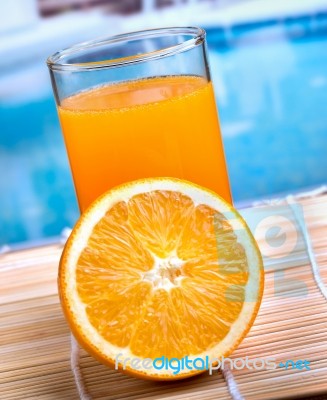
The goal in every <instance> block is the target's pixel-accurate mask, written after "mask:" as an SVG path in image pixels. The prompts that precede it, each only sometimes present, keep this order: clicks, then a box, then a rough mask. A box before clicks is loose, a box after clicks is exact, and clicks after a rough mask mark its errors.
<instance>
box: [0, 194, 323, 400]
mask: <svg viewBox="0 0 327 400" xmlns="http://www.w3.org/2000/svg"><path fill="white" fill-rule="evenodd" d="M256 210H260V209H255V211H256ZM300 210H301V212H303V215H304V218H305V221H306V225H307V227H308V230H309V234H310V237H311V240H312V244H313V249H314V253H315V257H316V260H317V264H318V266H319V270H320V275H321V278H322V281H323V282H324V284H325V285H326V286H327V239H326V238H327V195H324V196H318V197H315V198H311V199H306V200H302V201H301V208H300ZM250 211H251V212H252V211H253V209H251V210H250ZM248 212H249V210H245V211H244V212H243V214H244V216H245V218H250V217H249V216H248V215H247V213H248ZM267 221H268V220H267ZM252 222H253V221H252ZM250 225H251V223H250ZM275 236H276V235H275ZM298 236H299V237H298V240H297V245H296V247H295V248H294V250H293V251H292V252H291V254H288V255H286V256H285V257H278V256H277V257H271V258H269V257H266V258H265V277H266V281H265V292H264V299H263V303H262V306H261V309H260V312H259V315H258V317H257V319H256V322H255V324H254V326H253V327H252V329H251V331H250V332H249V334H248V336H247V337H246V338H245V340H244V341H243V342H242V344H241V345H240V347H239V348H238V349H237V350H236V351H235V352H234V354H233V358H239V357H246V356H248V357H249V359H251V358H252V359H253V358H257V357H262V358H265V357H275V358H276V362H285V361H286V360H288V359H293V360H300V359H301V360H304V359H307V360H309V361H310V362H311V364H310V367H311V370H310V371H306V370H302V371H299V370H285V369H282V368H277V369H275V370H261V371H254V370H252V371H251V370H248V369H243V370H235V369H234V370H233V371H232V372H233V376H234V380H235V382H236V383H237V386H238V390H239V392H240V393H241V395H242V396H243V398H244V399H247V400H248V399H251V400H259V399H260V400H263V399H287V398H298V397H300V396H303V395H307V396H308V398H310V397H311V396H313V395H315V394H318V393H319V394H321V393H325V394H326V397H324V396H323V398H327V301H326V299H325V298H324V296H323V294H322V291H321V290H320V289H319V288H318V286H317V284H316V282H315V280H314V278H313V273H312V267H311V264H310V260H309V258H308V250H307V247H306V244H305V241H304V239H303V237H302V235H301V234H299V235H298ZM266 239H267V238H264V237H261V238H260V237H259V238H258V242H259V245H260V247H261V248H262V249H263V250H265V246H266V242H265V241H266ZM272 245H273V244H272ZM277 247H278V246H277ZM61 251H62V246H61V245H52V246H47V247H39V248H34V249H31V250H25V251H19V252H9V253H6V254H2V255H0V329H1V333H0V399H1V400H9V399H11V400H12V399H14V400H20V399H24V400H28V399H44V400H75V399H76V400H77V399H78V398H79V396H78V393H77V390H76V387H75V382H74V379H73V375H72V372H71V368H70V334H69V330H68V328H67V326H66V323H65V321H64V318H63V316H62V313H61V309H60V305H59V302H58V296H57V287H56V275H57V265H58V260H59V256H60V253H61ZM265 251H266V250H265ZM80 365H81V373H82V376H83V379H84V383H85V385H86V388H87V391H88V394H89V396H90V397H89V398H91V399H94V400H100V399H101V400H105V399H107V400H109V399H110V400H113V399H115V400H116V399H117V400H118V399H119V400H123V399H126V400H127V399H135V400H136V399H144V400H150V399H151V400H154V399H165V400H177V399H178V400H179V399H181V400H186V399H189V400H196V399H201V400H202V399H203V400H209V399H212V400H213V399H231V398H232V397H231V395H230V393H229V390H228V387H227V384H226V381H225V379H224V378H223V376H222V374H221V372H219V373H217V372H216V373H214V374H213V375H212V376H209V375H208V374H207V373H204V374H202V375H201V376H198V377H195V378H191V379H188V380H185V381H181V382H174V383H151V382H146V381H142V380H137V379H134V378H130V377H127V376H125V375H122V374H120V373H118V372H116V371H112V370H110V369H108V368H106V367H104V366H103V365H101V364H99V363H98V362H97V361H95V360H94V359H92V358H91V357H90V356H89V355H87V354H86V353H85V352H84V351H81V358H80Z"/></svg>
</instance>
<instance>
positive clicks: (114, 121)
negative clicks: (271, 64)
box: [47, 27, 232, 211]
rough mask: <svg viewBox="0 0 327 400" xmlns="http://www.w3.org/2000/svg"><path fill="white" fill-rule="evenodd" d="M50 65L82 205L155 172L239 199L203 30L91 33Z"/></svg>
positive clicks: (226, 197) (172, 29)
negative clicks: (233, 186)
mask: <svg viewBox="0 0 327 400" xmlns="http://www.w3.org/2000/svg"><path fill="white" fill-rule="evenodd" d="M47 64H48V66H49V70H50V75H51V81H52V85H53V91H54V95H55V99H56V103H57V108H58V114H59V119H60V123H61V127H62V131H63V135H64V139H65V144H66V149H67V153H68V157H69V161H70V166H71V170H72V174H73V179H74V184H75V189H76V193H77V198H78V203H79V207H80V210H81V211H83V210H85V208H86V207H88V205H89V204H90V203H91V202H92V201H93V200H95V199H96V198H97V197H98V196H99V195H101V194H102V193H103V192H105V191H107V190H108V189H110V188H112V187H114V186H116V185H119V184H122V183H125V182H129V181H132V180H135V179H141V178H147V177H175V178H181V179H186V180H189V181H192V182H194V183H197V184H199V185H201V186H204V187H207V188H209V189H211V190H213V191H215V192H216V193H218V194H219V195H221V196H222V197H223V198H224V199H225V200H227V201H228V202H230V203H231V202H232V198H231V192H230V186H229V181H228V175H227V169H226V163H225V156H224V150H223V144H222V138H221V133H220V128H219V121H218V114H217V109H216V103H215V96H214V90H213V86H212V83H211V80H210V71H209V66H208V59H207V49H206V39H205V31H204V30H203V29H201V28H192V27H187V28H164V29H153V30H146V31H140V32H133V33H127V34H123V35H117V36H113V37H109V38H105V39H100V40H95V41H90V42H86V43H82V44H79V45H76V46H73V47H70V48H69V49H66V50H63V51H61V52H58V53H55V54H54V55H52V56H51V57H49V58H48V60H47Z"/></svg>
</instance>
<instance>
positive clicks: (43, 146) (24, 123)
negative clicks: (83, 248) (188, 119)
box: [0, 15, 327, 245]
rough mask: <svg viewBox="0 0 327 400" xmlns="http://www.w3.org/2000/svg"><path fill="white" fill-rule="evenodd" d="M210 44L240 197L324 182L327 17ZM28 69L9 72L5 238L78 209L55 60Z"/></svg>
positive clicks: (221, 37) (50, 225)
mask: <svg viewBox="0 0 327 400" xmlns="http://www.w3.org/2000/svg"><path fill="white" fill-rule="evenodd" d="M208 45H209V50H210V64H211V72H212V78H213V81H214V84H215V88H216V96H217V102H218V105H219V114H220V121H221V126H222V131H223V137H224V145H225V151H226V156H227V162H228V167H229V174H230V180H231V184H232V190H233V196H234V200H235V201H236V202H238V201H242V200H246V199H256V198H260V197H263V196H265V197H266V196H271V195H276V194H278V193H281V192H292V191H297V190H301V189H305V188H307V187H309V186H314V185H319V184H322V183H325V182H326V181H327V157H326V153H327V112H326V105H327V17H326V16H325V15H318V16H315V18H312V17H303V18H298V19H291V20H286V21H284V22H280V21H279V22H278V21H268V22H266V23H264V24H260V25H259V24H256V25H247V26H239V27H234V28H231V29H229V30H228V29H227V30H226V29H219V28H215V29H208ZM33 71H34V72H33ZM6 74H7V75H8V77H6ZM24 74H25V72H23V71H22V70H18V71H10V72H4V73H3V75H2V77H1V79H0V88H1V91H0V126H1V133H0V138H1V139H0V171H1V174H0V193H1V195H0V245H1V244H5V243H17V242H22V241H25V240H42V239H43V238H47V237H52V236H57V235H59V234H60V232H61V231H62V229H63V228H64V227H66V226H72V225H73V224H74V222H75V221H76V219H77V217H78V210H77V204H76V200H75V194H74V189H73V184H72V180H71V176H70V171H69V167H68V161H67V156H66V153H65V149H64V144H63V140H62V137H61V132H60V128H59V123H58V119H57V114H56V109H55V105H54V101H53V98H52V92H51V88H50V83H49V79H48V77H47V71H46V67H45V66H42V68H41V69H40V66H39V65H36V66H35V68H34V67H33V66H31V67H30V69H29V72H28V74H29V75H28V79H24ZM31 76H32V79H30V77H31ZM25 78H26V76H25ZM33 79H34V81H35V84H34V83H33V82H32V81H33ZM27 81H28V82H29V84H27V86H26V87H25V86H24V85H22V84H21V83H19V84H17V82H27ZM1 82H2V83H3V82H5V84H4V85H3V84H2V86H1ZM8 82H9V83H8ZM15 82H16V90H15ZM31 82H32V83H31Z"/></svg>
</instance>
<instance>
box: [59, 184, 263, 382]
mask: <svg viewBox="0 0 327 400" xmlns="http://www.w3.org/2000/svg"><path fill="white" fill-rule="evenodd" d="M59 291H60V296H61V302H62V305H63V309H64V313H65V315H66V318H67V320H68V323H69V325H70V327H71V330H72V332H73V333H74V335H75V337H76V338H77V340H78V341H79V343H80V344H81V345H82V347H84V348H85V349H86V350H87V351H89V352H90V353H91V354H92V355H93V356H94V357H95V358H97V359H98V360H99V361H101V362H103V363H104V364H107V365H109V366H112V367H114V366H115V365H116V366H118V367H119V369H123V370H126V372H128V373H131V374H134V375H136V376H140V377H144V378H149V379H157V380H160V379H176V378H177V379H178V378H185V377H187V376H190V375H192V374H196V373H200V372H201V371H200V370H198V369H196V368H191V369H188V368H186V367H184V368H182V369H181V371H180V372H179V373H178V374H176V369H174V368H171V367H169V365H168V367H167V368H162V369H156V368H154V367H151V366H150V367H149V365H148V364H144V365H146V366H147V368H143V366H142V365H143V364H142V363H141V365H140V363H137V362H136V363H132V362H131V360H132V358H135V357H137V358H139V359H140V360H141V361H142V360H144V359H145V358H151V359H152V360H154V359H156V358H162V357H165V358H167V359H169V360H171V359H173V358H174V359H178V360H180V359H182V358H183V357H185V356H188V357H189V358H190V359H193V360H194V359H195V358H202V359H205V357H206V356H207V357H208V358H209V359H213V358H221V357H222V356H225V357H226V356H227V355H229V354H230V353H231V352H232V351H233V350H234V349H235V348H236V346H237V345H238V344H239V343H240V342H241V340H242V339H243V338H244V336H245V335H246V333H247V332H248V330H249V329H250V327H251V326H252V324H253V321H254V319H255V316H256V314H257V312H258V309H259V305H260V301H261V298H262V291H263V267H262V259H261V256H260V253H259V250H258V247H257V245H256V243H255V241H254V239H253V237H252V235H251V233H250V231H249V229H248V228H247V226H246V223H245V222H244V220H243V219H242V217H241V216H240V215H239V214H238V212H237V211H236V210H235V209H234V208H233V207H232V206H230V205H229V204H228V203H226V202H225V201H224V200H223V199H222V198H221V197H219V196H218V195H217V194H215V193H214V192H211V191H209V190H207V189H204V188H202V187H200V186H197V185H195V184H193V183H190V182H186V181H182V180H178V179H173V178H154V179H144V180H139V181H134V182H131V183H128V184H124V185H121V186H118V187H116V188H114V189H112V190H110V191H108V192H107V193H105V194H104V195H103V196H101V197H100V198H99V199H97V200H96V201H95V202H94V203H93V204H92V205H91V206H90V207H89V208H88V210H87V211H86V212H85V213H84V214H83V215H82V217H81V218H80V220H79V221H78V223H77V225H76V226H75V228H74V229H73V232H72V234H71V236H70V238H69V239H68V241H67V244H66V246H65V249H64V252H63V255H62V258H61V262H60V269H59ZM117 357H118V360H119V361H117ZM127 358H129V361H128V360H127V361H126V359H127ZM175 361H176V360H175ZM176 362H177V361H176ZM136 364H138V365H137V366H136ZM151 365H152V364H151ZM157 365H158V364H157ZM171 365H173V364H171ZM174 372H175V373H174Z"/></svg>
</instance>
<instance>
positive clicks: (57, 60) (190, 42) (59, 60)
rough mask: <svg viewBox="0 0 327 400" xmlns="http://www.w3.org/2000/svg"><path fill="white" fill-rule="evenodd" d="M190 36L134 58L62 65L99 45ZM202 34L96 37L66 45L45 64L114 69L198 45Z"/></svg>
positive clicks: (189, 30)
mask: <svg viewBox="0 0 327 400" xmlns="http://www.w3.org/2000/svg"><path fill="white" fill-rule="evenodd" d="M182 34H184V35H190V36H191V38H190V39H186V40H184V41H183V42H181V43H178V44H176V45H173V46H169V47H164V48H162V49H159V50H154V51H151V52H145V53H141V54H136V55H130V56H127V57H121V58H114V59H112V60H110V59H108V60H104V61H98V62H97V61H90V62H82V63H69V62H65V59H66V57H67V56H70V55H74V54H78V53H79V52H81V51H84V50H89V49H93V48H96V47H101V46H103V45H111V44H116V43H123V42H126V41H129V40H140V39H147V38H155V37H160V36H169V35H171V36H173V35H182ZM205 36H206V32H205V30H204V29H202V28H199V27H167V28H157V29H146V30H140V31H135V32H129V33H123V34H119V35H114V36H108V37H105V38H98V39H95V40H90V41H86V42H82V43H78V44H76V45H73V46H70V47H68V48H66V49H64V50H60V51H57V52H56V53H54V54H52V55H51V56H49V57H48V58H47V60H46V63H47V65H48V67H49V69H50V70H56V71H76V72H77V71H87V70H95V69H105V68H114V67H120V66H124V65H131V64H135V63H139V62H144V61H150V60H155V59H159V58H162V57H168V56H170V55H174V54H177V53H180V52H183V51H186V50H189V49H192V48H193V47H196V46H198V45H200V44H202V43H203V42H204V40H205Z"/></svg>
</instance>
